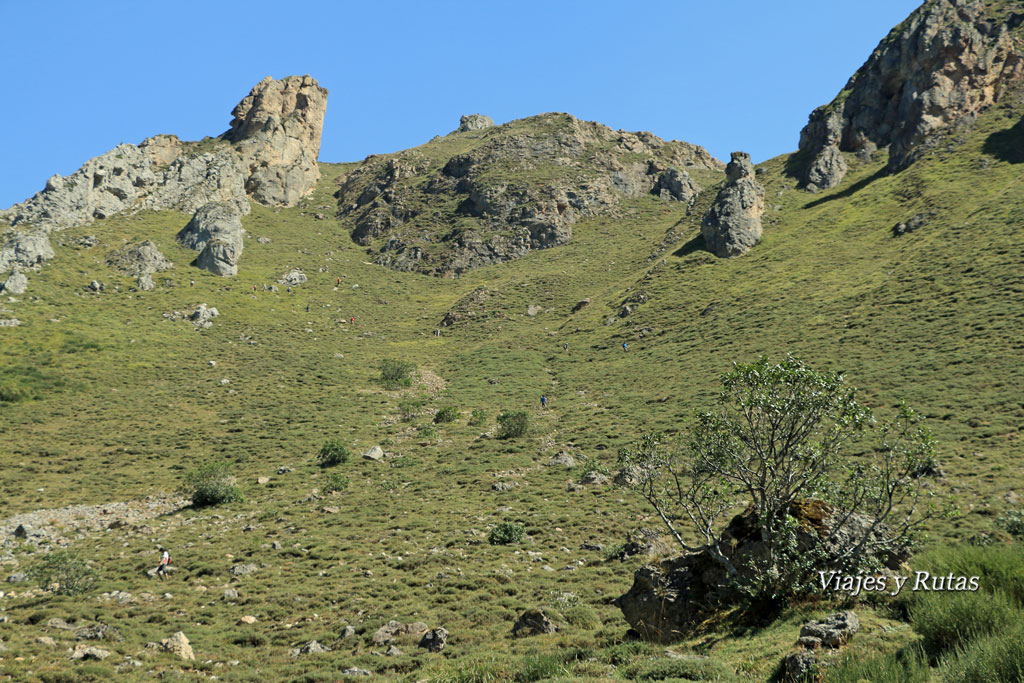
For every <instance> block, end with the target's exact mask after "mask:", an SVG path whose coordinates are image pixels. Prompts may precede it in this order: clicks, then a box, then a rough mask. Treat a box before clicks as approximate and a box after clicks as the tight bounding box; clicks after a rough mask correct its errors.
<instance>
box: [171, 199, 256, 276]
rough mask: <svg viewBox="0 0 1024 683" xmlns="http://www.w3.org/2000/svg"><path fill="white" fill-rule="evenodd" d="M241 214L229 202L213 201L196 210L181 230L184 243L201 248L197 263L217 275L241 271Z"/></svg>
mask: <svg viewBox="0 0 1024 683" xmlns="http://www.w3.org/2000/svg"><path fill="white" fill-rule="evenodd" d="M243 233H244V230H243V229H242V217H241V214H240V213H239V212H238V208H237V207H236V206H235V205H234V204H232V203H230V202H211V203H209V204H205V205H203V206H202V207H200V208H199V210H197V211H196V212H195V215H193V216H192V220H190V221H189V222H188V225H186V226H185V227H184V228H182V229H181V231H180V232H179V233H178V235H177V237H176V239H177V240H178V242H180V243H181V244H182V245H183V246H186V247H188V248H190V249H197V250H199V251H200V253H199V256H197V257H196V260H195V262H194V265H195V266H196V267H197V268H202V269H203V270H207V271H209V272H211V273H213V274H214V275H221V276H225V277H228V276H232V275H236V274H237V273H238V261H239V260H240V259H241V256H242V248H243V246H244V245H243Z"/></svg>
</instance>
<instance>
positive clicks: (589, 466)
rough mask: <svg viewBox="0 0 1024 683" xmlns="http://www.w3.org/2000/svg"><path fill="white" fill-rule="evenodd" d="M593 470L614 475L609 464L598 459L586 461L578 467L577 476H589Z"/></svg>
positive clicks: (578, 477) (597, 472)
mask: <svg viewBox="0 0 1024 683" xmlns="http://www.w3.org/2000/svg"><path fill="white" fill-rule="evenodd" d="M591 472H593V473H595V474H603V475H604V476H606V477H610V476H611V475H612V471H611V470H610V469H609V468H608V466H607V465H605V464H604V463H602V462H597V461H596V460H591V461H588V462H586V463H584V464H583V465H581V466H580V467H579V468H578V470H577V474H578V476H577V477H576V478H577V479H583V477H585V476H587V475H588V474H590V473H591Z"/></svg>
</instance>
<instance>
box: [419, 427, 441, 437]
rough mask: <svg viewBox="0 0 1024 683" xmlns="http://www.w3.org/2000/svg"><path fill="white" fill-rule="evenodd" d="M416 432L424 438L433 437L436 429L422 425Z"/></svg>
mask: <svg viewBox="0 0 1024 683" xmlns="http://www.w3.org/2000/svg"><path fill="white" fill-rule="evenodd" d="M417 434H419V435H420V436H421V437H423V438H424V439H433V438H434V437H435V436H437V430H436V429H434V428H433V427H432V426H430V425H424V426H422V427H420V428H419V431H418V432H417Z"/></svg>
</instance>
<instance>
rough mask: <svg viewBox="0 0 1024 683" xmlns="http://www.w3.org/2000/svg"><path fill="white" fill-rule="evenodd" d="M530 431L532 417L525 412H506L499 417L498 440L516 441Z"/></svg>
mask: <svg viewBox="0 0 1024 683" xmlns="http://www.w3.org/2000/svg"><path fill="white" fill-rule="evenodd" d="M529 430H530V415H529V414H528V413H527V412H526V411H525V410H516V411H511V410H506V411H505V412H503V413H502V414H501V415H498V438H499V439H516V438H519V437H521V436H525V435H526V433H527V432H528V431H529Z"/></svg>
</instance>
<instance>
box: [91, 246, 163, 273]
mask: <svg viewBox="0 0 1024 683" xmlns="http://www.w3.org/2000/svg"><path fill="white" fill-rule="evenodd" d="M107 264H109V265H110V266H111V267H112V268H113V269H114V270H117V271H118V272H120V273H121V274H122V275H127V276H129V277H142V276H143V275H152V274H153V273H159V272H162V271H165V270H169V269H170V268H173V267H174V264H173V263H171V262H170V261H168V260H167V259H166V258H164V255H163V254H161V253H160V249H159V248H157V246H156V244H154V243H153V242H152V241H151V240H146V241H144V242H140V243H139V244H133V245H130V246H127V247H124V248H123V249H119V250H118V251H115V252H114V253H112V254H110V256H108V257H107Z"/></svg>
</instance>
